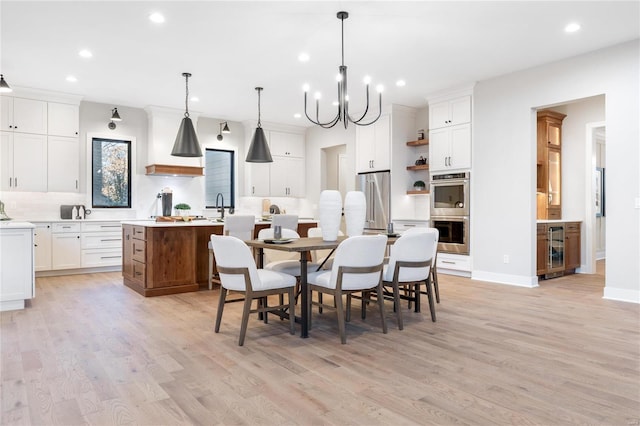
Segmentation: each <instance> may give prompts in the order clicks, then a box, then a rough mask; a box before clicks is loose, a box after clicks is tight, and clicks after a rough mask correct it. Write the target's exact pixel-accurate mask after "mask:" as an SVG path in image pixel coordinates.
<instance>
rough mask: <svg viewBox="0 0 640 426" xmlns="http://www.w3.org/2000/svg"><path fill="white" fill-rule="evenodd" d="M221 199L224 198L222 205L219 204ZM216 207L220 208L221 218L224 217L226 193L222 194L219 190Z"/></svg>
mask: <svg viewBox="0 0 640 426" xmlns="http://www.w3.org/2000/svg"><path fill="white" fill-rule="evenodd" d="M220 200H222V205H221V206H219V204H218V201H220ZM216 208H217V209H218V213H220V219H224V195H222V192H218V195H216Z"/></svg>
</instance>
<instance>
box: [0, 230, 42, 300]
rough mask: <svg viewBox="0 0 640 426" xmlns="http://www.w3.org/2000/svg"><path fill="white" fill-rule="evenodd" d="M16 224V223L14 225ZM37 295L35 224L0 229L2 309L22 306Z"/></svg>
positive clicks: (0, 293) (0, 291)
mask: <svg viewBox="0 0 640 426" xmlns="http://www.w3.org/2000/svg"><path fill="white" fill-rule="evenodd" d="M12 225H13V224H12ZM34 296H35V277H34V270H33V225H31V224H25V225H24V227H22V226H20V227H18V226H11V227H2V228H0V311H8V310H14V309H23V308H24V301H25V299H31V298H33V297H34Z"/></svg>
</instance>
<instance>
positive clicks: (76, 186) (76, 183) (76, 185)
mask: <svg viewBox="0 0 640 426" xmlns="http://www.w3.org/2000/svg"><path fill="white" fill-rule="evenodd" d="M76 189H78V179H76Z"/></svg>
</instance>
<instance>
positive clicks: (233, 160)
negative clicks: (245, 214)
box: [204, 148, 236, 209]
mask: <svg viewBox="0 0 640 426" xmlns="http://www.w3.org/2000/svg"><path fill="white" fill-rule="evenodd" d="M209 151H217V152H224V153H228V154H229V155H230V158H229V166H230V167H229V168H230V170H229V174H230V176H229V184H230V190H229V193H230V194H231V197H230V198H231V199H230V200H227V199H226V198H225V200H224V201H225V202H224V206H223V207H224V208H227V209H235V207H236V206H235V204H236V151H235V150H233V149H223V148H205V158H204V165H205V183H204V199H205V208H207V209H215V208H216V206H215V204H213V205H209V204H208V201H210V200H208V199H207V198H208V197H207V181H206V176H207V159H206V155H207V152H209Z"/></svg>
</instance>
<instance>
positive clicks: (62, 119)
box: [47, 102, 80, 138]
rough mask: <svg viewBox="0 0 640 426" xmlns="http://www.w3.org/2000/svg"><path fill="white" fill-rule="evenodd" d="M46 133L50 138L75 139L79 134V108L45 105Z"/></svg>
mask: <svg viewBox="0 0 640 426" xmlns="http://www.w3.org/2000/svg"><path fill="white" fill-rule="evenodd" d="M47 129H48V130H47V133H48V134H49V135H51V136H66V137H72V138H77V137H78V135H79V134H80V114H79V106H78V105H73V104H61V103H56V102H49V103H48V104H47Z"/></svg>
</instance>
